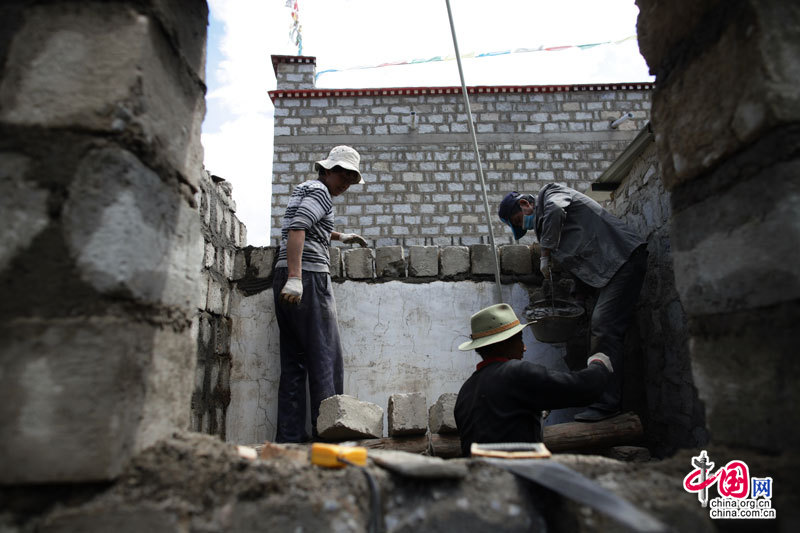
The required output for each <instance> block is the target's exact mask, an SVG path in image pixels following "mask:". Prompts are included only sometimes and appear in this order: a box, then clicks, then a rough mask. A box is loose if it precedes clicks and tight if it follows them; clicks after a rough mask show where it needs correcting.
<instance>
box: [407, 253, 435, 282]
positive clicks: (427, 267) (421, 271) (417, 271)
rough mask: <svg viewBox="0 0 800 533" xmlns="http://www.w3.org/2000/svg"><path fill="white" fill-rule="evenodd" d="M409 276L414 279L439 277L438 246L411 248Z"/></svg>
mask: <svg viewBox="0 0 800 533" xmlns="http://www.w3.org/2000/svg"><path fill="white" fill-rule="evenodd" d="M408 275H409V276H413V277H424V276H438V275H439V247H438V246H410V247H409V249H408Z"/></svg>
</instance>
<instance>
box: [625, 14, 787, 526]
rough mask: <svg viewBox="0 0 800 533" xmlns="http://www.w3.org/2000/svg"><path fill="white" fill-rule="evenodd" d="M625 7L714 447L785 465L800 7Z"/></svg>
mask: <svg viewBox="0 0 800 533" xmlns="http://www.w3.org/2000/svg"><path fill="white" fill-rule="evenodd" d="M637 4H638V5H639V6H640V15H639V21H638V34H639V43H640V48H641V50H642V53H643V55H644V57H645V59H646V60H647V62H648V65H649V66H650V70H651V72H653V73H654V74H655V75H656V90H655V92H654V94H653V116H652V124H653V128H654V131H655V133H656V137H655V138H656V148H657V151H658V157H659V160H660V162H661V166H662V170H663V179H664V183H665V186H666V188H667V190H668V191H670V193H671V204H672V213H673V214H672V220H671V235H672V241H671V245H672V255H673V259H674V265H675V266H674V269H675V284H676V287H677V291H678V294H679V295H680V300H681V302H682V304H683V308H684V310H685V312H686V314H687V316H688V325H689V337H690V338H689V352H690V355H691V360H692V369H693V372H694V375H695V383H696V384H697V387H698V389H699V392H700V397H701V398H702V399H703V401H704V402H705V406H706V416H707V421H708V427H709V431H710V433H711V439H712V442H715V443H717V444H725V445H730V446H740V447H749V448H754V449H761V450H768V451H770V452H772V453H780V452H786V453H790V452H793V451H794V450H796V449H797V447H798V446H799V445H800V410H798V409H797V407H796V406H797V405H798V404H799V403H800V392H799V391H800V389H798V387H797V386H796V379H795V377H796V376H797V375H798V374H800V359H798V357H797V348H796V344H797V342H796V329H797V324H798V322H799V321H800V269H798V268H797V265H798V264H800V247H798V246H797V243H798V242H800V217H798V213H800V178H798V176H800V152H798V146H800V125H799V121H800V94H798V92H797V90H796V89H795V88H796V87H797V86H798V83H800V68H799V67H798V60H797V58H798V57H800V33H798V32H799V31H800V30H798V28H800V6H798V5H797V3H793V2H784V1H781V0H758V1H756V0H736V1H730V2H721V1H713V0H708V1H703V2H688V1H681V2H673V3H665V2H657V1H654V0H638V1H637ZM787 512H792V511H791V510H789V509H787ZM795 515H796V513H795ZM784 516H786V515H784ZM795 518H796V516H795ZM786 523H787V524H788V523H789V522H786Z"/></svg>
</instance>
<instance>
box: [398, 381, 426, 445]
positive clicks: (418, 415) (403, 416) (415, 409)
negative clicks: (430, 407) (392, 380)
mask: <svg viewBox="0 0 800 533" xmlns="http://www.w3.org/2000/svg"><path fill="white" fill-rule="evenodd" d="M426 405H427V402H426V400H425V393H422V392H408V393H403V394H392V395H391V396H389V414H388V419H389V436H390V437H398V436H402V435H424V434H425V433H426V432H427V431H428V420H427V417H426V416H425V415H426V413H425V407H426Z"/></svg>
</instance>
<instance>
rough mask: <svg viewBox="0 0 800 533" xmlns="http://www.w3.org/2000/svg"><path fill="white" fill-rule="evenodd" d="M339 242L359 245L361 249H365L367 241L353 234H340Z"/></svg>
mask: <svg viewBox="0 0 800 533" xmlns="http://www.w3.org/2000/svg"><path fill="white" fill-rule="evenodd" d="M339 240H340V241H342V242H343V243H345V244H360V245H361V247H362V248H366V247H367V241H365V240H364V237H362V236H361V235H357V234H355V233H342V234H340V235H339Z"/></svg>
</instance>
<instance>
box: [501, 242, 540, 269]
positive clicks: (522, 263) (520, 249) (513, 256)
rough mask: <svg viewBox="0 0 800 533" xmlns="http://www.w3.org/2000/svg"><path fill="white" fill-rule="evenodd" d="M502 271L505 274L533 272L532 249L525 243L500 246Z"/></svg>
mask: <svg viewBox="0 0 800 533" xmlns="http://www.w3.org/2000/svg"><path fill="white" fill-rule="evenodd" d="M500 272H501V273H503V274H530V273H532V272H533V262H532V261H531V249H530V247H528V246H526V245H524V244H509V245H506V246H501V247H500Z"/></svg>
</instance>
